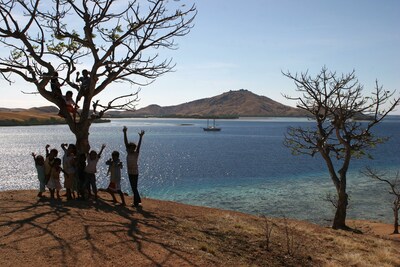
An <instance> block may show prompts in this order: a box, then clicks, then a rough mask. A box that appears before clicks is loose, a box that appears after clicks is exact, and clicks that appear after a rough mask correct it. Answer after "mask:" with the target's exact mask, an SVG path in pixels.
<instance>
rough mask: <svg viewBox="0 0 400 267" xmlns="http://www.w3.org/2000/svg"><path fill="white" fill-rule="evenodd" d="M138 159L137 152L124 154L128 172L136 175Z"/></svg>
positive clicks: (137, 172)
mask: <svg viewBox="0 0 400 267" xmlns="http://www.w3.org/2000/svg"><path fill="white" fill-rule="evenodd" d="M138 159H139V153H137V152H134V153H128V155H127V156H126V165H127V167H128V174H133V175H137V174H139V167H138Z"/></svg>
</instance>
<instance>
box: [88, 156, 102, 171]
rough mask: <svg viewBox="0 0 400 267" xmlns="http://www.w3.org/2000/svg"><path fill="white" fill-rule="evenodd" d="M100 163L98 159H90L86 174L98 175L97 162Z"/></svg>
mask: <svg viewBox="0 0 400 267" xmlns="http://www.w3.org/2000/svg"><path fill="white" fill-rule="evenodd" d="M98 161H99V158H98V157H96V158H95V159H91V158H90V157H89V158H88V159H87V165H86V167H85V172H86V173H96V172H97V168H96V166H97V162H98Z"/></svg>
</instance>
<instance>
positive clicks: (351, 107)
mask: <svg viewBox="0 0 400 267" xmlns="http://www.w3.org/2000/svg"><path fill="white" fill-rule="evenodd" d="M283 75H284V76H286V77H288V78H290V79H292V80H293V81H294V83H295V85H296V87H297V89H296V91H297V92H299V93H300V94H301V96H299V97H290V96H288V95H285V97H286V98H287V99H290V100H295V101H297V107H298V108H300V109H303V110H305V111H307V112H308V113H309V115H310V118H311V119H313V120H314V121H315V124H316V125H315V128H302V127H290V128H288V130H287V133H286V135H285V140H284V145H285V146H286V147H288V148H290V149H291V151H292V153H293V154H295V155H299V154H305V155H310V156H315V155H316V154H319V155H321V156H322V158H323V160H324V161H325V163H326V167H327V169H328V172H329V175H330V178H331V180H332V182H333V184H334V186H335V189H336V199H335V203H334V206H335V207H336V212H335V217H334V220H333V225H332V228H333V229H349V228H348V227H347V226H346V213H347V205H348V194H347V191H346V186H347V172H348V170H349V166H350V162H351V159H352V158H354V157H355V158H360V157H363V156H367V155H368V153H367V150H368V149H370V148H373V147H374V146H376V145H377V144H379V143H382V142H384V141H385V140H386V138H382V137H378V136H375V134H374V133H373V132H372V131H371V129H372V128H373V127H374V126H376V125H377V124H378V123H379V122H381V121H382V120H383V119H384V118H385V117H386V116H387V115H388V114H389V113H390V112H391V111H392V110H393V109H394V108H395V107H396V105H398V103H399V98H396V99H392V98H393V95H394V93H395V92H390V91H385V90H383V88H382V87H380V86H379V85H378V82H376V86H375V90H374V92H373V93H372V96H363V95H362V91H363V86H362V85H361V84H360V83H359V82H358V80H357V78H356V76H355V72H354V71H352V72H351V73H348V74H342V75H341V76H338V75H337V74H336V72H329V71H328V70H327V68H325V67H323V68H322V70H321V71H320V73H319V74H318V75H317V76H316V77H315V78H312V77H311V76H309V75H308V73H307V72H305V73H301V74H295V75H292V74H291V73H290V72H287V73H283ZM385 107H386V108H385ZM357 118H362V119H367V121H358V120H357Z"/></svg>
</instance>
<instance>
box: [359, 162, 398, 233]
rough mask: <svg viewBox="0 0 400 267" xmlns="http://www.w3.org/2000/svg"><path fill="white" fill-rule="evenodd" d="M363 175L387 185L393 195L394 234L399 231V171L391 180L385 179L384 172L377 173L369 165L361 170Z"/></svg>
mask: <svg viewBox="0 0 400 267" xmlns="http://www.w3.org/2000/svg"><path fill="white" fill-rule="evenodd" d="M361 173H363V174H364V175H366V176H367V177H370V178H372V179H375V180H378V181H381V182H384V183H386V184H388V185H389V187H390V191H389V194H391V195H393V196H394V200H393V205H392V210H393V217H394V223H393V226H394V230H393V233H394V234H398V233H399V210H400V188H399V186H400V173H399V172H397V173H396V175H395V177H394V178H393V179H391V180H389V179H386V178H384V177H386V176H387V174H386V173H379V172H378V171H377V170H373V169H372V168H370V167H366V168H365V170H364V171H362V172H361Z"/></svg>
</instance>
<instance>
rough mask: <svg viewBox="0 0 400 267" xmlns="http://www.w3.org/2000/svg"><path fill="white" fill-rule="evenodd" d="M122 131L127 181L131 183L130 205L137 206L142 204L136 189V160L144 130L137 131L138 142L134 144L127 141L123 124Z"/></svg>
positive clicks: (137, 176)
mask: <svg viewBox="0 0 400 267" xmlns="http://www.w3.org/2000/svg"><path fill="white" fill-rule="evenodd" d="M122 131H123V132H124V143H125V147H126V151H127V153H128V154H127V156H126V162H127V168H128V177H129V183H130V184H131V188H132V193H133V203H132V206H135V207H139V206H140V205H141V204H142V200H141V198H140V195H139V191H138V179H139V168H138V160H139V151H140V146H141V144H142V138H143V135H144V131H143V130H142V131H141V132H140V133H139V142H138V144H137V146H136V144H135V143H129V142H128V137H127V133H126V132H127V131H128V128H126V126H124V128H123V129H122Z"/></svg>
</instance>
